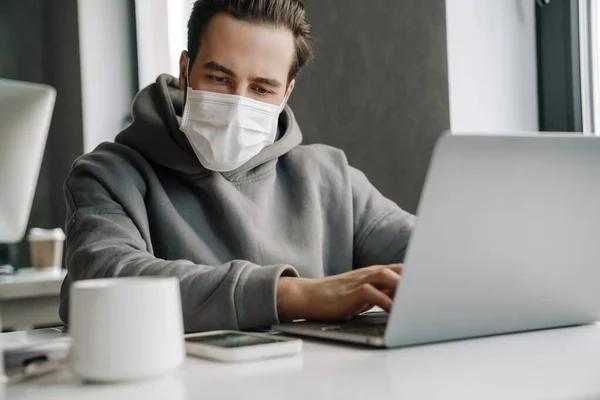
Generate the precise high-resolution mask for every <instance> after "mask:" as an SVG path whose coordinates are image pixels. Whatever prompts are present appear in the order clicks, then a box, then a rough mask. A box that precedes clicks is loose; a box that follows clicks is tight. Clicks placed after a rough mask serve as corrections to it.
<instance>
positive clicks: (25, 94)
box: [0, 79, 56, 243]
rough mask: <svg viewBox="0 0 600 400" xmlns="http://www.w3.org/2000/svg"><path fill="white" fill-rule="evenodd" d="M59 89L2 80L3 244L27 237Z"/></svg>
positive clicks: (0, 174) (0, 233)
mask: <svg viewBox="0 0 600 400" xmlns="http://www.w3.org/2000/svg"><path fill="white" fill-rule="evenodd" d="M55 99H56V90H54V88H52V87H50V86H46V85H40V84H33V83H27V82H19V81H13V80H8V79H0V243H17V242H19V241H20V240H21V239H22V238H23V236H24V235H25V230H26V229H27V222H28V220H29V214H30V212H31V204H32V202H33V196H34V194H35V188H36V186H37V181H38V176H39V172H40V166H41V164H42V157H43V155H44V149H45V147H46V138H47V137H48V130H49V128H50V120H51V119H52V112H53V110H54V102H55Z"/></svg>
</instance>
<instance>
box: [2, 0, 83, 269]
mask: <svg viewBox="0 0 600 400" xmlns="http://www.w3.org/2000/svg"><path fill="white" fill-rule="evenodd" d="M79 69H80V60H79V39H78V26H77V0H19V1H14V0H0V77H2V78H8V79H17V80H23V81H30V82H39V83H46V84H49V85H52V86H54V87H55V88H56V89H57V93H58V94H57V99H56V106H55V110H54V115H53V118H52V124H51V127H50V133H49V135H48V142H47V146H46V152H45V154H44V160H43V162H42V168H41V171H40V177H39V183H38V186H37V189H36V194H35V199H34V203H33V207H32V211H31V217H30V222H29V226H39V227H42V228H54V227H58V226H63V225H64V218H65V206H64V200H63V195H62V182H63V181H64V179H65V177H66V176H67V174H68V172H69V168H70V165H71V163H72V162H73V160H74V159H75V158H76V157H77V156H79V155H80V154H81V153H82V151H83V135H82V113H81V79H80V72H79ZM1 189H2V190H4V188H1ZM14 250H15V251H14V254H15V255H14V258H13V260H12V261H13V262H14V264H15V265H17V266H25V265H28V259H29V255H28V248H27V245H26V244H25V243H22V244H21V245H19V246H16V247H15V249H14Z"/></svg>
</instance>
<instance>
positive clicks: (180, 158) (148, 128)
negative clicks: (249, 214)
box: [115, 75, 302, 177]
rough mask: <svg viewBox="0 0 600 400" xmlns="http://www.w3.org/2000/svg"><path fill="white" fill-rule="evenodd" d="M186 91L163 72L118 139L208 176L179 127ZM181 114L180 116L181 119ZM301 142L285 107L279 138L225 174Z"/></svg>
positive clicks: (164, 162)
mask: <svg viewBox="0 0 600 400" xmlns="http://www.w3.org/2000/svg"><path fill="white" fill-rule="evenodd" d="M183 103H184V92H183V91H182V90H180V89H179V85H178V81H177V79H176V78H174V77H172V76H170V75H160V76H159V77H158V79H157V80H156V82H155V83H153V84H152V85H150V86H148V87H146V88H144V89H143V90H142V91H140V92H139V93H138V95H137V96H136V97H135V99H134V101H133V108H132V117H133V122H132V123H131V125H129V126H128V127H127V128H125V130H124V131H122V132H121V133H120V134H119V135H118V136H117V138H116V139H115V142H116V143H120V144H123V145H126V146H129V147H131V148H133V149H134V150H136V151H137V152H139V153H140V154H142V155H143V156H144V157H145V158H146V159H147V160H149V161H151V162H153V163H155V164H158V165H160V166H163V167H165V168H168V169H171V170H175V171H179V172H181V173H183V174H185V175H205V174H214V173H215V172H213V171H209V170H207V169H206V168H205V167H204V166H203V165H202V164H200V161H198V158H196V155H195V154H194V151H193V150H192V148H191V146H190V144H189V142H188V140H187V138H186V136H185V134H184V133H183V132H182V131H181V130H179V120H180V118H181V115H182V114H183ZM178 117H179V118H178ZM300 143H302V132H301V131H300V127H299V126H298V123H297V122H296V118H295V117H294V113H293V112H292V110H291V109H290V108H289V106H286V107H285V109H284V111H283V112H282V113H281V115H280V117H279V138H278V140H277V141H276V142H275V143H274V144H273V145H271V146H268V147H265V148H264V149H263V150H262V151H261V152H260V153H259V154H257V155H256V156H255V157H253V158H251V159H250V160H249V161H248V162H246V163H245V164H244V165H242V166H241V167H239V168H237V169H236V170H234V171H231V172H227V173H223V175H224V176H226V177H233V176H239V175H243V174H244V173H245V172H248V171H250V170H252V169H254V168H256V167H259V166H261V165H263V164H267V163H269V162H275V161H276V160H277V159H278V158H279V157H281V156H283V155H285V154H287V153H288V152H290V151H291V150H292V149H293V148H295V147H296V146H298V145H300Z"/></svg>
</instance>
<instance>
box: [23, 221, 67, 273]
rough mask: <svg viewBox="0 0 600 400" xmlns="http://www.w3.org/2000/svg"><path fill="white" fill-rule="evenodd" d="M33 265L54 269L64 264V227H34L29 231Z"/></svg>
mask: <svg viewBox="0 0 600 400" xmlns="http://www.w3.org/2000/svg"><path fill="white" fill-rule="evenodd" d="M27 238H28V240H29V251H30V253H31V266H32V267H33V268H36V269H42V270H47V269H52V268H60V267H61V266H62V256H63V247H64V242H65V233H64V232H63V230H62V229H60V228H56V229H51V230H46V229H40V228H33V229H31V230H30V231H29V236H28V237H27Z"/></svg>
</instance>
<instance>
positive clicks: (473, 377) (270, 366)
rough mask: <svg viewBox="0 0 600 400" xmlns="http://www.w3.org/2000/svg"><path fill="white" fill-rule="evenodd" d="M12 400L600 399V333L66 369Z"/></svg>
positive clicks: (588, 330) (309, 346) (313, 347)
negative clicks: (139, 374) (145, 368)
mask: <svg viewBox="0 0 600 400" xmlns="http://www.w3.org/2000/svg"><path fill="white" fill-rule="evenodd" d="M6 392H7V393H6V394H7V395H8V396H7V398H10V399H14V400H25V399H28V400H33V399H61V400H68V399H115V400H119V399H123V400H124V399H169V400H180V399H220V398H252V399H277V400H280V399H332V398H344V399H363V400H364V399H371V398H377V399H388V398H389V399H392V398H395V399H399V398H406V399H413V398H418V399H430V398H436V399H437V398H444V399H446V398H448V399H459V398H460V399H467V398H478V399H479V398H486V399H520V398H523V399H541V398H543V399H592V398H599V397H600V326H597V325H596V326H593V325H592V326H582V327H576V328H567V329H558V330H548V331H542V332H532V333H523V334H517V335H508V336H498V337H492V338H483V339H475V340H468V341H458V342H452V343H443V344H436V345H429V346H419V347H411V348H404V349H394V350H376V349H366V348H360V347H350V346H343V345H338V344H328V343H325V342H312V341H307V342H305V349H304V355H303V356H302V357H297V358H289V359H281V360H271V361H263V362H255V363H247V364H220V363H213V362H209V361H204V360H200V359H193V358H188V359H187V361H186V363H185V365H184V366H183V368H181V369H180V370H179V371H177V372H176V373H174V374H173V375H171V376H168V377H165V378H162V379H160V380H156V381H150V382H141V383H133V384H119V385H83V384H81V382H80V381H79V380H78V379H76V378H74V377H73V375H72V374H71V373H70V372H69V371H68V369H67V368H65V369H63V370H61V371H59V372H57V373H55V374H53V375H49V376H46V377H43V378H40V379H38V380H36V381H30V382H28V383H24V384H21V385H17V386H13V387H8V388H6ZM0 397H1V396H0Z"/></svg>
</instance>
